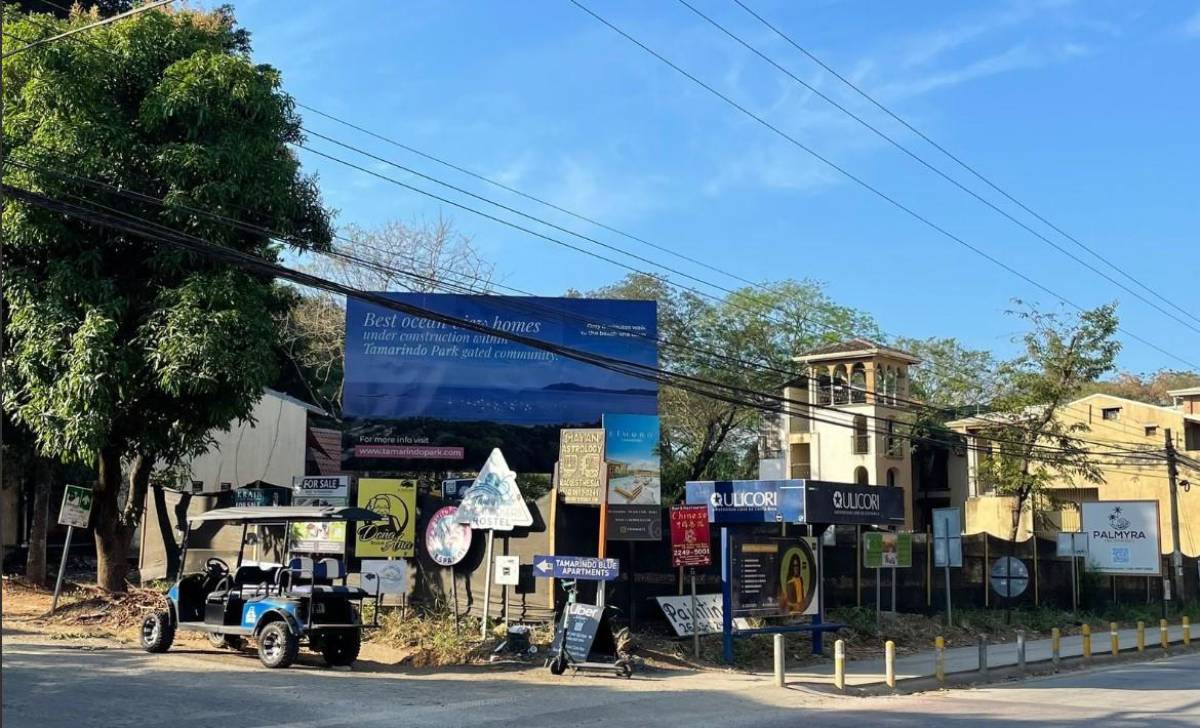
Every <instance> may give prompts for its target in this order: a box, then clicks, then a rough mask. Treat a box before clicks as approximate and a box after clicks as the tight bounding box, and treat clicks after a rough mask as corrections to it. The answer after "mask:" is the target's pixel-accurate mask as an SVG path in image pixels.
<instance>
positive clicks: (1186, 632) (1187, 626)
mask: <svg viewBox="0 0 1200 728" xmlns="http://www.w3.org/2000/svg"><path fill="white" fill-rule="evenodd" d="M1191 644H1192V620H1191V619H1190V618H1189V617H1188V616H1187V615H1186V614H1185V615H1183V646H1184V647H1189V646H1191Z"/></svg>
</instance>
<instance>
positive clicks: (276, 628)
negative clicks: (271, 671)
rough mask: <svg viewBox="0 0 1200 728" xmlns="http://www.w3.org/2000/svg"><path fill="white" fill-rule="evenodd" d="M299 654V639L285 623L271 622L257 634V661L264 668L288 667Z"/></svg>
mask: <svg viewBox="0 0 1200 728" xmlns="http://www.w3.org/2000/svg"><path fill="white" fill-rule="evenodd" d="M299 653H300V638H299V637H297V636H296V635H294V634H292V631H291V630H290V629H288V626H287V622H284V621H282V620H280V621H278V622H271V623H270V624H268V625H267V626H266V627H263V629H262V632H259V634H258V659H259V660H261V661H262V664H263V665H264V666H266V667H270V668H276V667H290V666H291V664H292V663H293V662H295V661H296V655H298V654H299Z"/></svg>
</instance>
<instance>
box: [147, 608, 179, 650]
mask: <svg viewBox="0 0 1200 728" xmlns="http://www.w3.org/2000/svg"><path fill="white" fill-rule="evenodd" d="M139 636H140V637H141V642H142V649H143V650H145V651H146V652H155V653H158V652H166V651H167V650H169V649H171V643H172V642H174V641H175V624H174V623H173V622H172V621H171V613H170V612H165V611H163V612H154V613H152V614H150V615H149V616H148V617H146V618H145V619H144V620H142V631H141V634H140V635H139Z"/></svg>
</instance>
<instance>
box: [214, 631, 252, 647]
mask: <svg viewBox="0 0 1200 728" xmlns="http://www.w3.org/2000/svg"><path fill="white" fill-rule="evenodd" d="M208 643H209V644H210V645H212V646H213V647H216V648H217V649H219V650H220V649H229V650H240V649H242V648H243V647H245V646H246V640H244V639H242V638H241V637H239V636H237V635H234V634H220V633H218V632H209V633H208Z"/></svg>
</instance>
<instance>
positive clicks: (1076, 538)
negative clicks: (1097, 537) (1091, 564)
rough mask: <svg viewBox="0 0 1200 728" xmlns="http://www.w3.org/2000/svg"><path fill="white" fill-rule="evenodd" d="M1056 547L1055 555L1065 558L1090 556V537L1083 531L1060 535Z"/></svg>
mask: <svg viewBox="0 0 1200 728" xmlns="http://www.w3.org/2000/svg"><path fill="white" fill-rule="evenodd" d="M1055 546H1056V548H1055V555H1057V556H1061V557H1064V558H1066V557H1076V556H1087V555H1088V537H1087V534H1086V533H1084V532H1082V531H1076V532H1069V533H1060V534H1058V542H1057V544H1056V545H1055Z"/></svg>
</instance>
